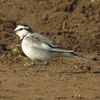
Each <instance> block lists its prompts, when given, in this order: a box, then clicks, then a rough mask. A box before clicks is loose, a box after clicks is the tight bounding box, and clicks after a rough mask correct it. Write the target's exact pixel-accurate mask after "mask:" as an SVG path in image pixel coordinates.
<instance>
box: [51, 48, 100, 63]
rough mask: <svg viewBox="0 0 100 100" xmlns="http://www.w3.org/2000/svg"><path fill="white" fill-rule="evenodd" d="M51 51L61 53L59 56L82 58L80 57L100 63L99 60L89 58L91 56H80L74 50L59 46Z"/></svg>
mask: <svg viewBox="0 0 100 100" xmlns="http://www.w3.org/2000/svg"><path fill="white" fill-rule="evenodd" d="M51 51H53V52H58V53H59V56H65V57H76V58H80V59H83V60H87V61H90V62H94V63H98V64H100V62H98V61H95V60H92V59H89V58H86V57H82V56H79V55H77V54H74V52H73V51H72V50H66V49H58V48H55V49H54V48H53V49H52V50H51Z"/></svg>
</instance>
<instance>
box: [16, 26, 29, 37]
mask: <svg viewBox="0 0 100 100" xmlns="http://www.w3.org/2000/svg"><path fill="white" fill-rule="evenodd" d="M28 29H29V27H28V26H24V25H19V26H17V27H16V28H15V30H14V31H15V33H16V34H17V35H18V36H19V37H20V39H22V38H23V37H24V36H25V35H27V34H28Z"/></svg>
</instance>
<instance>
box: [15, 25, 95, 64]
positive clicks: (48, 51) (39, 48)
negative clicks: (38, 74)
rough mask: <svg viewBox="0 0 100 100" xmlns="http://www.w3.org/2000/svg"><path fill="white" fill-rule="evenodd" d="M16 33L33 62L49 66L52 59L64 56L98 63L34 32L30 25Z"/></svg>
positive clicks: (21, 27)
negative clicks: (42, 62) (40, 62)
mask: <svg viewBox="0 0 100 100" xmlns="http://www.w3.org/2000/svg"><path fill="white" fill-rule="evenodd" d="M14 31H15V33H16V34H17V35H18V36H19V37H20V39H21V48H22V51H23V52H24V53H25V54H26V56H28V57H29V58H30V59H32V60H41V61H44V62H45V63H46V64H47V63H48V62H49V61H50V59H52V58H54V57H60V56H63V57H76V58H81V59H84V60H88V61H91V62H96V61H94V60H92V59H89V58H85V57H82V56H79V55H77V54H75V53H74V52H73V51H72V50H67V49H65V48H63V47H62V46H60V45H57V44H56V43H55V42H54V41H52V40H50V39H49V38H47V37H45V36H43V35H41V34H38V33H36V32H34V31H33V30H32V29H31V28H30V27H29V26H28V25H19V26H17V27H16V28H15V30H14Z"/></svg>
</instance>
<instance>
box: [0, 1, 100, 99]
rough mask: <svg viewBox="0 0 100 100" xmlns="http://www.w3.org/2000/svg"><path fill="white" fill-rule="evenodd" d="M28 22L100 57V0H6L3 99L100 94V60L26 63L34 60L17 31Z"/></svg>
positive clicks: (1, 21)
mask: <svg viewBox="0 0 100 100" xmlns="http://www.w3.org/2000/svg"><path fill="white" fill-rule="evenodd" d="M24 23H26V24H28V25H29V26H30V27H32V28H33V29H34V30H35V31H36V32H39V33H40V34H43V35H45V36H47V37H49V38H51V39H53V40H55V41H56V42H57V43H59V44H61V45H62V46H65V47H66V48H67V49H72V50H74V51H75V52H76V53H77V54H79V55H82V56H84V57H88V58H90V59H94V60H96V61H100V1H99V0H0V100H100V65H99V64H96V63H92V62H88V61H84V60H80V59H75V58H67V57H66V58H63V57H62V58H56V59H54V60H52V61H51V63H50V64H49V66H48V68H47V69H46V70H45V71H44V72H42V71H41V70H42V68H44V65H39V64H38V65H35V66H32V67H29V68H27V67H25V66H24V64H25V63H26V62H31V60H30V59H29V58H27V57H25V56H24V55H23V53H22V51H21V49H20V47H18V50H17V51H16V50H15V51H14V50H13V48H16V46H17V44H18V43H19V41H20V40H19V37H18V36H16V35H15V34H14V33H12V32H11V31H12V30H14V28H15V27H16V26H17V25H19V24H24Z"/></svg>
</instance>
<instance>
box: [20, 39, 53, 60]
mask: <svg viewBox="0 0 100 100" xmlns="http://www.w3.org/2000/svg"><path fill="white" fill-rule="evenodd" d="M21 45H22V50H23V52H24V53H25V54H26V56H28V57H29V58H30V59H32V60H43V61H48V60H49V59H50V58H51V57H52V54H51V53H50V51H48V50H45V49H42V48H40V47H37V46H35V45H32V44H31V43H29V42H27V41H25V40H23V41H22V44H21Z"/></svg>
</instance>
